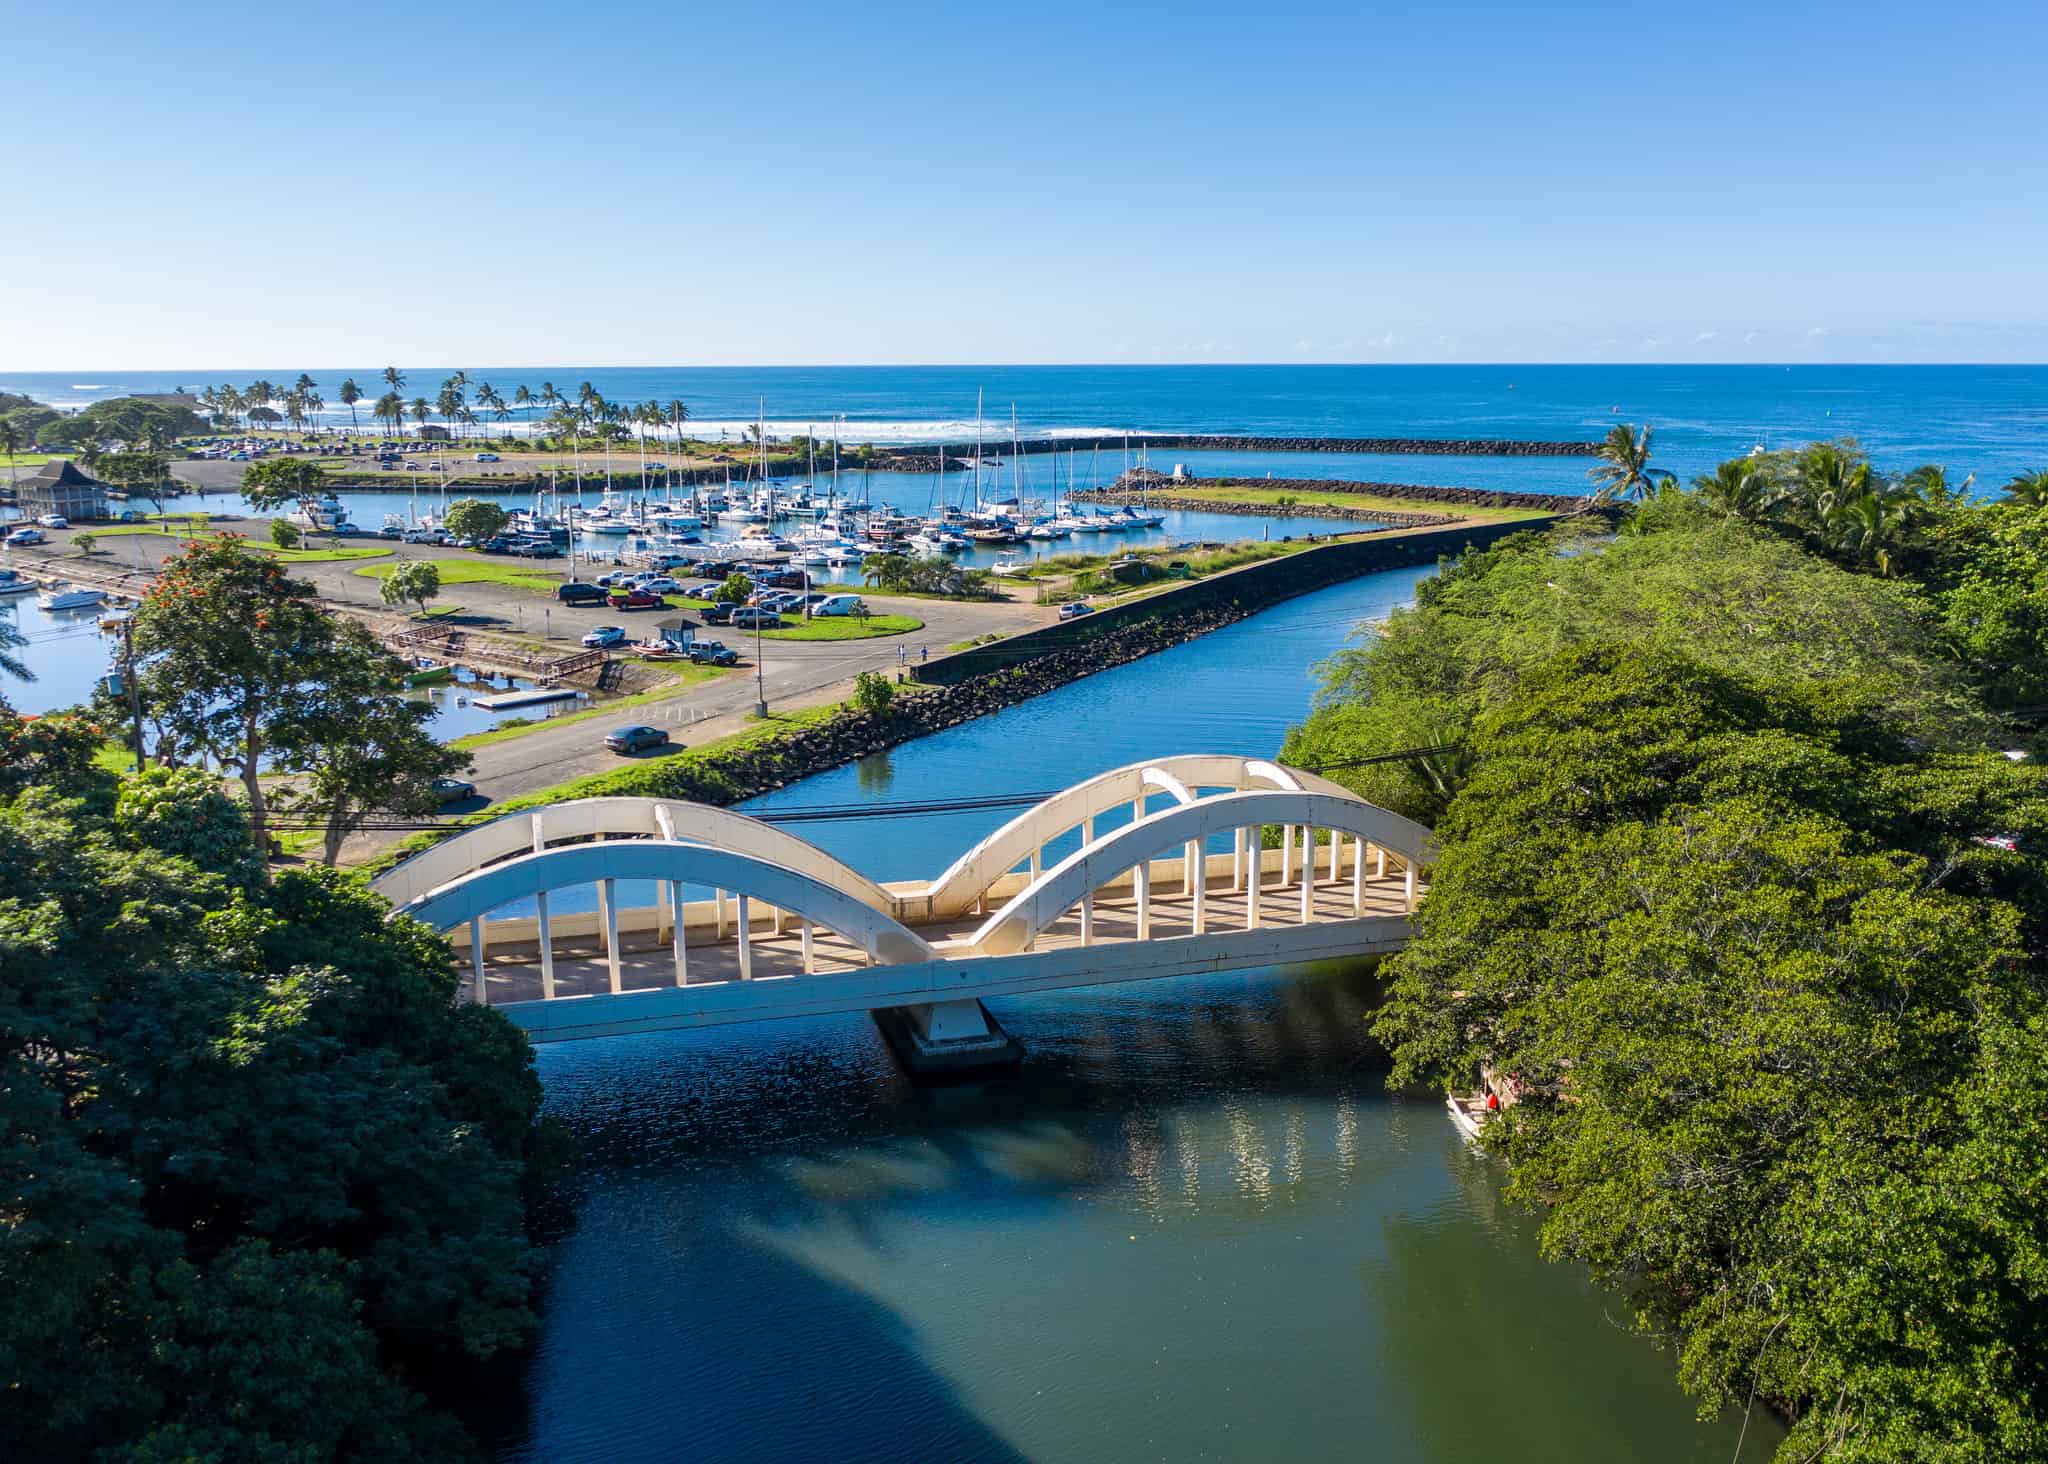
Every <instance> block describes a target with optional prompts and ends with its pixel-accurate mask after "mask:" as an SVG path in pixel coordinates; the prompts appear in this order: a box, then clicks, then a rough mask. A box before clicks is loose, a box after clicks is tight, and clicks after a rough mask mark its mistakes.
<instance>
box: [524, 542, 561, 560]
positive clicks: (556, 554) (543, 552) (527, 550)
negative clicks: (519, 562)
mask: <svg viewBox="0 0 2048 1464" xmlns="http://www.w3.org/2000/svg"><path fill="white" fill-rule="evenodd" d="M512 552H513V553H514V554H516V555H518V556H519V557H520V558H521V559H560V558H561V557H562V551H561V550H560V549H557V548H556V547H555V546H554V545H553V544H550V543H549V542H548V541H547V540H546V539H522V540H520V541H519V542H518V543H517V544H514V545H513V546H512Z"/></svg>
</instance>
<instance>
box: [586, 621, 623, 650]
mask: <svg viewBox="0 0 2048 1464" xmlns="http://www.w3.org/2000/svg"><path fill="white" fill-rule="evenodd" d="M625 642H626V627H625V626H623V625H600V626H599V627H598V628H597V629H595V630H593V631H591V632H590V633H589V634H588V635H586V636H584V637H583V644H584V645H586V646H588V647H590V649H591V650H593V651H601V650H603V649H604V648H605V647H606V646H617V645H624V644H625Z"/></svg>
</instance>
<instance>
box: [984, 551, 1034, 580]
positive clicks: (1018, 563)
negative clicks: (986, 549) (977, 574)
mask: <svg viewBox="0 0 2048 1464" xmlns="http://www.w3.org/2000/svg"><path fill="white" fill-rule="evenodd" d="M1030 568H1031V556H1030V555H1028V554H1005V555H1003V556H1001V557H1000V558H999V559H997V560H996V562H995V564H994V565H993V566H991V567H990V569H989V573H990V574H993V575H995V576H997V577H998V578H1004V579H1007V578H1009V577H1010V576H1011V575H1019V574H1023V573H1025V572H1026V571H1028V570H1029V569H1030Z"/></svg>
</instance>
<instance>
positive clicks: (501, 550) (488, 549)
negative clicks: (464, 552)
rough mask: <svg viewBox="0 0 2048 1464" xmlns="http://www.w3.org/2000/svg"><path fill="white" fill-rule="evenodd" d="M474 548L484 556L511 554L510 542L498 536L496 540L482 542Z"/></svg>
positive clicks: (502, 536)
mask: <svg viewBox="0 0 2048 1464" xmlns="http://www.w3.org/2000/svg"><path fill="white" fill-rule="evenodd" d="M476 547H477V548H478V549H479V550H480V551H482V552H483V553H485V554H509V553H511V552H512V541H511V540H510V539H507V538H506V537H504V535H502V534H500V535H498V536H497V537H496V538H491V539H486V540H484V541H483V543H481V544H479V545H477V546H476Z"/></svg>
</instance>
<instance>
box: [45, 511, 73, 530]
mask: <svg viewBox="0 0 2048 1464" xmlns="http://www.w3.org/2000/svg"><path fill="white" fill-rule="evenodd" d="M36 522H37V523H39V524H41V525H42V526H43V527H44V528H46V529H68V528H70V527H71V520H70V519H68V518H66V517H64V515H63V514H61V513H46V514H43V515H41V516H40V517H38V518H37V519H36Z"/></svg>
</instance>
